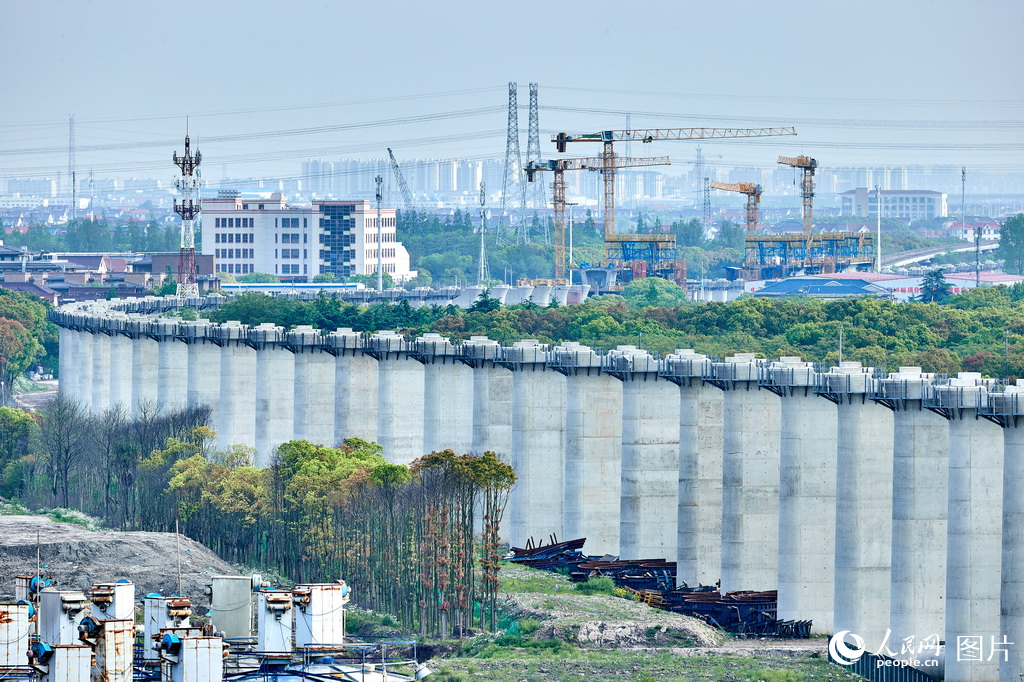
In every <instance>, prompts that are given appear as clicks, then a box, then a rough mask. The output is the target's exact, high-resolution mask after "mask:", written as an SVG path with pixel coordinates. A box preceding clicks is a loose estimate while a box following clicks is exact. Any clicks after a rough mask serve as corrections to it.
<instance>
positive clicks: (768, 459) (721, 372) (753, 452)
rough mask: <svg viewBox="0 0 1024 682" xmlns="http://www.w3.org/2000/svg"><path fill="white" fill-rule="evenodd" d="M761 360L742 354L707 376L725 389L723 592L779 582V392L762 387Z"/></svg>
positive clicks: (766, 587) (714, 366)
mask: <svg viewBox="0 0 1024 682" xmlns="http://www.w3.org/2000/svg"><path fill="white" fill-rule="evenodd" d="M762 364H763V363H762V362H761V361H758V360H755V359H754V356H753V355H751V354H749V353H740V354H737V355H734V356H732V357H728V358H726V359H725V362H716V363H712V364H711V366H710V372H709V374H708V375H707V376H706V377H705V380H706V381H707V382H708V383H711V384H713V385H714V386H716V387H718V388H720V389H722V390H723V391H724V392H725V396H724V397H725V403H724V405H725V407H724V413H723V431H724V438H723V448H722V449H723V453H722V576H721V580H722V586H721V589H722V592H732V591H734V590H771V589H776V586H777V585H778V554H779V535H778V528H779V448H780V446H781V430H780V424H781V404H780V399H779V396H777V395H775V394H774V393H772V392H770V391H762V390H759V388H758V384H757V381H758V373H759V371H760V368H761V365H762Z"/></svg>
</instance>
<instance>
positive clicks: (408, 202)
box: [388, 147, 412, 209]
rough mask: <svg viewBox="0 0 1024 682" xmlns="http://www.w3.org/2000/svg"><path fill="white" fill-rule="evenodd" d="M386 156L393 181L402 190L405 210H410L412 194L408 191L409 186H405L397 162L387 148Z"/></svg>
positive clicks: (389, 148)
mask: <svg viewBox="0 0 1024 682" xmlns="http://www.w3.org/2000/svg"><path fill="white" fill-rule="evenodd" d="M388 156H390V157H391V170H392V171H394V173H395V180H396V181H398V187H399V189H401V190H402V201H404V202H405V207H406V208H407V209H411V208H412V192H410V191H409V185H407V184H405V178H403V177H402V169H401V168H399V167H398V160H397V159H396V158H395V153H394V152H393V151H391V147H388Z"/></svg>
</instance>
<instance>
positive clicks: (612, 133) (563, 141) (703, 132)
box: [551, 127, 796, 235]
mask: <svg viewBox="0 0 1024 682" xmlns="http://www.w3.org/2000/svg"><path fill="white" fill-rule="evenodd" d="M776 135H796V129H795V128H793V127H784V128H648V129H644V130H604V131H601V132H598V133H585V134H580V135H571V134H569V133H558V134H557V135H555V136H553V137H552V138H551V141H552V142H554V143H555V147H556V148H557V149H558V151H559V153H565V150H566V146H567V145H568V143H570V142H601V143H602V144H603V145H604V149H603V151H602V153H601V158H602V159H603V160H604V162H605V164H604V165H603V166H602V168H601V172H602V173H603V174H604V224H605V234H606V235H608V234H615V169H616V164H615V149H614V143H615V142H616V141H634V142H637V141H638V142H654V141H655V140H708V139H733V138H741V137H773V136H776Z"/></svg>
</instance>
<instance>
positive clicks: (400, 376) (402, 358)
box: [364, 331, 426, 464]
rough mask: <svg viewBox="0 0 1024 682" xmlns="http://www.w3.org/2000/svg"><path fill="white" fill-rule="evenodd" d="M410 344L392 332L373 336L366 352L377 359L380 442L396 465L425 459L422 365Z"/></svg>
mask: <svg viewBox="0 0 1024 682" xmlns="http://www.w3.org/2000/svg"><path fill="white" fill-rule="evenodd" d="M411 350H412V348H411V346H410V344H409V343H407V342H406V341H405V339H403V338H402V336H401V335H399V334H396V333H395V332H393V331H383V332H378V333H376V334H374V335H373V336H371V337H370V339H369V341H368V342H367V345H366V348H365V349H364V351H365V352H366V353H369V354H370V355H372V356H373V357H375V358H376V359H377V442H378V443H380V445H381V447H382V448H384V457H385V458H386V459H387V460H388V461H389V462H392V463H394V464H409V463H410V462H412V461H413V460H414V459H416V458H418V457H422V456H423V455H424V454H426V453H425V452H424V449H423V405H424V403H423V400H424V396H423V365H421V364H420V363H419V362H417V361H416V360H415V359H413V358H412V357H411V356H410V351H411Z"/></svg>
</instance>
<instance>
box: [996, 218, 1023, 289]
mask: <svg viewBox="0 0 1024 682" xmlns="http://www.w3.org/2000/svg"><path fill="white" fill-rule="evenodd" d="M999 257H1000V258H1002V259H1004V260H1005V261H1006V271H1007V272H1009V273H1011V274H1014V275H1020V274H1024V213H1018V214H1017V215H1015V216H1013V217H1012V218H1007V220H1006V222H1005V223H1003V225H1002V227H1000V228H999Z"/></svg>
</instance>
